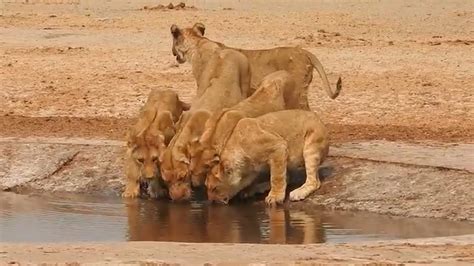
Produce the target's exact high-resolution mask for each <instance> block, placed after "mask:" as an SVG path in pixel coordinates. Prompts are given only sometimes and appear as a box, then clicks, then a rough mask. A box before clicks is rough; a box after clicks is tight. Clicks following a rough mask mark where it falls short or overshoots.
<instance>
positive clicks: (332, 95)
mask: <svg viewBox="0 0 474 266" xmlns="http://www.w3.org/2000/svg"><path fill="white" fill-rule="evenodd" d="M305 52H306V54H307V56H308V58H309V60H310V61H311V64H312V65H313V68H315V69H316V70H317V71H318V73H319V76H320V77H321V79H322V80H323V85H324V89H325V90H326V93H327V94H328V96H329V97H330V98H331V99H336V97H337V96H338V95H339V93H340V92H341V88H342V84H341V83H342V81H341V77H339V79H338V80H337V83H336V89H335V90H334V91H333V90H332V89H331V86H330V85H329V81H328V77H327V76H326V72H325V71H324V68H323V65H322V64H321V62H319V60H318V58H317V57H316V56H315V55H314V54H312V53H310V52H308V51H305Z"/></svg>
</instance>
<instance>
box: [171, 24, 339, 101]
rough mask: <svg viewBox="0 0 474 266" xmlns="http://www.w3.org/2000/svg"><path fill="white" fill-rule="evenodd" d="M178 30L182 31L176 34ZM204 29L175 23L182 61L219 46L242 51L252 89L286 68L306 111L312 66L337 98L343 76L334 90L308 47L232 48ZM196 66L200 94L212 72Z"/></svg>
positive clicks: (176, 44) (175, 47) (176, 50)
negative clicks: (202, 50)
mask: <svg viewBox="0 0 474 266" xmlns="http://www.w3.org/2000/svg"><path fill="white" fill-rule="evenodd" d="M173 29H174V31H173ZM173 32H176V34H175V33H173ZM179 32H182V33H183V34H177V33H179ZM204 32H205V26H204V25H203V24H202V23H196V24H195V25H194V26H193V27H192V28H186V29H183V30H180V29H179V28H178V26H176V25H173V26H172V33H173V47H172V51H173V54H174V55H175V56H176V59H177V61H178V62H179V63H184V62H186V61H190V59H192V60H195V61H196V62H198V60H197V59H195V57H198V58H206V57H208V56H209V53H210V51H211V50H212V49H218V47H221V48H227V49H233V50H235V51H239V52H241V53H242V54H244V55H245V56H246V57H247V59H248V62H249V64H250V77H251V79H250V88H251V92H253V91H255V90H256V89H257V88H258V86H259V84H260V82H261V81H262V79H263V78H264V77H265V76H266V75H268V74H270V73H272V72H275V71H278V70H286V71H288V72H289V73H290V75H291V76H292V77H293V78H294V79H295V90H297V91H298V94H299V95H300V99H299V104H300V109H303V110H309V104H308V87H309V85H310V83H311V81H312V79H313V69H316V70H317V71H318V73H319V75H320V77H321V79H322V81H323V87H324V89H325V90H326V93H327V94H328V96H329V97H330V98H331V99H335V98H336V97H337V96H338V95H339V93H340V91H341V78H339V79H338V80H337V83H336V88H335V89H334V90H333V89H331V86H330V85H329V81H328V78H327V76H326V72H325V71H324V68H323V66H322V64H321V62H319V60H318V59H317V57H316V56H315V55H313V54H312V53H310V52H308V51H307V50H304V49H302V48H299V47H277V48H272V49H263V50H245V49H239V48H231V47H227V46H225V45H224V44H222V43H219V42H215V41H211V40H209V39H207V38H205V37H204ZM202 46H207V47H208V49H207V50H206V51H207V52H206V53H202V52H198V51H199V49H200V47H202ZM195 68H201V69H202V66H201V64H193V73H194V74H195V75H194V76H195V78H196V81H197V84H198V94H200V92H201V89H202V88H205V87H206V85H207V84H206V83H207V81H208V80H209V78H208V75H212V72H199V71H194V69H195ZM198 73H199V74H198Z"/></svg>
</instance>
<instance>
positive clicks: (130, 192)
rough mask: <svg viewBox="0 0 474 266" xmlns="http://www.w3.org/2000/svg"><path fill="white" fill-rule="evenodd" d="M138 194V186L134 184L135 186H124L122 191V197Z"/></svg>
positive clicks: (131, 196)
mask: <svg viewBox="0 0 474 266" xmlns="http://www.w3.org/2000/svg"><path fill="white" fill-rule="evenodd" d="M139 194H140V187H139V186H136V188H135V187H134V188H130V187H127V188H125V191H124V192H123V193H122V198H131V199H133V198H136V197H138V195H139Z"/></svg>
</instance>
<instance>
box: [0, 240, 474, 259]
mask: <svg viewBox="0 0 474 266" xmlns="http://www.w3.org/2000/svg"><path fill="white" fill-rule="evenodd" d="M472 243H474V235H467V236H461V237H449V238H431V239H418V240H404V241H385V242H367V243H358V244H337V245H318V244H316V245H263V244H259V245H252V244H238V245H235V244H188V243H167V242H131V243H130V242H129V243H109V244H105V243H93V244H69V243H65V244H9V245H4V244H0V263H2V264H7V263H9V265H19V264H20V265H22V264H26V263H35V264H40V263H50V264H51V263H52V264H55V263H61V264H66V265H77V264H98V265H117V264H127V265H169V264H176V265H177V264H183V265H248V264H251V263H259V264H258V265H262V263H264V264H269V265H288V264H291V265H295V264H296V265H301V264H303V265H306V264H309V265H314V264H321V263H322V264H328V263H332V264H334V263H337V264H348V263H351V264H353V263H356V264H358V265H360V264H369V263H371V264H370V265H373V263H382V264H383V265H388V264H390V265H392V264H408V265H411V264H413V265H419V264H426V263H428V264H444V265H472V263H474V245H473V244H472ZM209 250H212V253H209ZM242 254H245V256H242ZM55 265H56V264H55Z"/></svg>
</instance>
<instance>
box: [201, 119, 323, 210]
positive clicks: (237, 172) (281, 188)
mask: <svg viewBox="0 0 474 266" xmlns="http://www.w3.org/2000/svg"><path fill="white" fill-rule="evenodd" d="M328 151H329V142H328V134H327V131H326V128H325V127H324V125H323V123H322V122H321V120H320V119H319V117H318V115H316V114H315V113H313V112H311V111H303V110H285V111H279V112H274V113H269V114H266V115H263V116H260V117H257V118H244V119H242V120H240V121H239V123H238V124H237V125H236V127H235V128H234V130H233V132H232V134H231V136H230V137H229V140H228V141H227V143H226V144H225V146H224V149H223V150H222V152H221V154H220V156H219V158H216V159H219V163H218V164H216V165H215V166H214V167H213V168H212V169H211V172H210V173H209V175H208V176H207V179H206V186H207V193H208V198H209V199H210V200H215V201H219V202H223V203H227V202H228V201H229V200H230V199H231V198H232V197H234V196H235V195H236V194H237V193H238V192H239V191H241V190H242V189H244V188H246V187H248V186H249V185H251V184H252V183H253V181H254V180H255V179H256V178H257V177H258V174H259V173H260V172H262V171H264V170H266V169H268V168H269V169H270V175H271V177H270V183H271V189H270V192H269V193H268V196H267V197H266V199H265V201H266V202H267V204H269V205H273V204H276V203H282V202H283V201H284V199H285V191H286V185H287V183H286V182H287V181H286V178H287V169H292V168H299V167H301V166H304V167H305V168H306V182H305V183H304V184H303V185H302V186H301V187H299V188H297V189H295V190H293V191H291V192H290V200H292V201H297V200H302V199H305V198H306V197H307V196H308V195H310V194H311V193H312V192H314V191H315V190H317V189H318V188H319V187H320V185H321V182H320V180H319V176H318V166H319V165H320V164H321V162H322V161H323V160H324V159H325V157H326V156H327V153H328Z"/></svg>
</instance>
